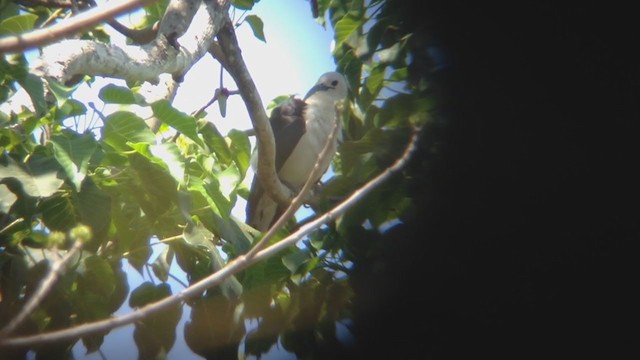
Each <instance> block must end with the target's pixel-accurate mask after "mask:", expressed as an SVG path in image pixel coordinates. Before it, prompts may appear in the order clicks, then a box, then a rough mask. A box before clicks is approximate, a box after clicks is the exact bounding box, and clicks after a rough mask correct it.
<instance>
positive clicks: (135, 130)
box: [102, 111, 156, 151]
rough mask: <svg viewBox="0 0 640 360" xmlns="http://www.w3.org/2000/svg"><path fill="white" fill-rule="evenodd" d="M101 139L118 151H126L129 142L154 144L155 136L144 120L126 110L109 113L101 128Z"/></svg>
mask: <svg viewBox="0 0 640 360" xmlns="http://www.w3.org/2000/svg"><path fill="white" fill-rule="evenodd" d="M102 138H103V141H104V142H105V143H107V144H109V145H110V146H111V147H113V148H114V149H116V150H118V151H128V150H130V149H131V147H130V146H129V145H128V144H127V143H128V142H131V143H147V144H155V141H156V137H155V135H154V134H153V132H152V131H151V130H150V129H149V127H148V126H147V124H145V122H144V120H142V119H141V118H140V117H139V116H138V115H136V114H134V113H132V112H128V111H118V112H115V113H113V114H111V115H109V116H108V117H107V118H106V120H105V125H104V127H103V129H102Z"/></svg>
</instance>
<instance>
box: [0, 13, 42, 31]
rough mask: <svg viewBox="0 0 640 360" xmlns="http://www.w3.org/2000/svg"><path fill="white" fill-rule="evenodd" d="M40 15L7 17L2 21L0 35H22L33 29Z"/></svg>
mask: <svg viewBox="0 0 640 360" xmlns="http://www.w3.org/2000/svg"><path fill="white" fill-rule="evenodd" d="M36 20H38V15H35V14H22V15H15V16H12V17H9V18H6V19H5V20H3V21H2V22H1V23H0V35H21V34H23V33H25V32H28V31H29V30H31V29H33V25H34V24H35V23H36Z"/></svg>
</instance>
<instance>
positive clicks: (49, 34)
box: [0, 0, 155, 54]
mask: <svg viewBox="0 0 640 360" xmlns="http://www.w3.org/2000/svg"><path fill="white" fill-rule="evenodd" d="M152 1H155V0H117V1H112V2H109V3H107V4H105V5H104V6H100V7H98V8H93V9H91V10H87V11H85V12H83V13H81V14H78V15H76V16H74V17H72V18H69V19H65V20H62V21H60V22H59V23H57V24H55V25H52V26H50V27H47V28H44V29H38V30H33V31H30V32H28V33H26V34H21V35H17V36H11V37H5V38H1V39H0V54H1V53H7V52H14V51H24V50H27V49H30V48H33V47H38V46H43V45H46V44H50V43H52V42H54V41H57V40H60V39H62V38H64V37H66V36H69V35H71V34H75V33H77V32H80V31H82V30H84V29H87V28H90V27H92V26H94V25H96V24H98V23H101V22H103V21H106V20H110V19H113V18H114V17H116V16H118V15H120V14H122V13H125V12H127V11H131V10H134V9H137V8H139V7H140V6H143V5H146V4H148V3H151V2H152Z"/></svg>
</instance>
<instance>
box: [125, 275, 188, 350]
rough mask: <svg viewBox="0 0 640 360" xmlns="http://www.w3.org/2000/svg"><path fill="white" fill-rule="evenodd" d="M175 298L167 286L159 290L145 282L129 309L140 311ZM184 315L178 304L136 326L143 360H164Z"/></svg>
mask: <svg viewBox="0 0 640 360" xmlns="http://www.w3.org/2000/svg"><path fill="white" fill-rule="evenodd" d="M170 295H171V287H169V285H168V284H167V283H162V284H159V285H157V286H154V285H153V284H151V283H149V282H145V283H143V284H142V285H140V286H139V287H138V288H136V289H135V290H133V291H132V292H131V297H130V299H129V306H131V307H134V308H140V307H142V306H144V305H146V304H149V303H152V302H156V301H159V300H161V299H164V298H166V297H168V296H170ZM181 315H182V306H181V305H180V304H175V305H173V306H170V307H168V308H167V309H165V310H164V311H162V313H156V314H152V315H150V316H148V317H146V318H145V319H144V320H141V321H140V322H137V323H136V327H135V330H134V332H133V338H134V340H135V342H136V345H137V346H138V351H139V358H141V359H156V358H164V356H166V354H167V353H168V352H169V351H170V350H171V348H172V347H173V344H174V343H175V339H176V326H177V325H178V321H179V320H180V317H181Z"/></svg>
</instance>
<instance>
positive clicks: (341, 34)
mask: <svg viewBox="0 0 640 360" xmlns="http://www.w3.org/2000/svg"><path fill="white" fill-rule="evenodd" d="M360 26H362V19H358V18H356V17H355V16H351V15H348V16H345V17H343V18H342V19H340V21H338V22H337V23H336V26H335V28H334V31H335V41H336V49H337V48H339V47H340V46H341V45H342V43H344V42H345V41H346V40H347V39H348V38H349V37H350V36H351V35H352V34H354V33H355V32H356V30H358V28H359V27H360Z"/></svg>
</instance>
